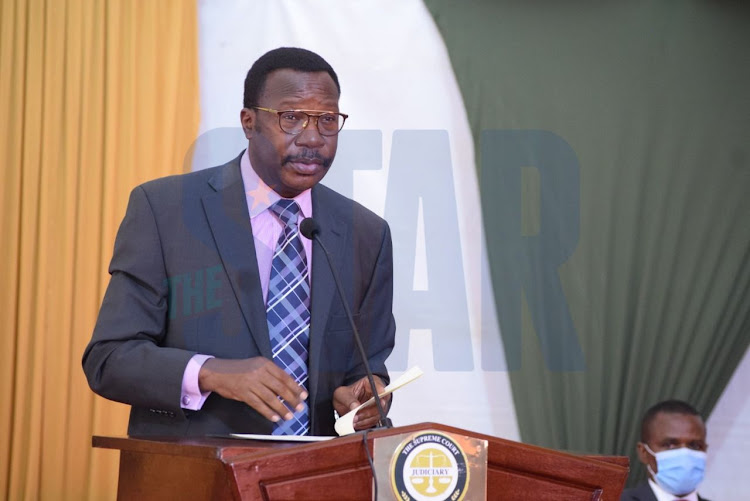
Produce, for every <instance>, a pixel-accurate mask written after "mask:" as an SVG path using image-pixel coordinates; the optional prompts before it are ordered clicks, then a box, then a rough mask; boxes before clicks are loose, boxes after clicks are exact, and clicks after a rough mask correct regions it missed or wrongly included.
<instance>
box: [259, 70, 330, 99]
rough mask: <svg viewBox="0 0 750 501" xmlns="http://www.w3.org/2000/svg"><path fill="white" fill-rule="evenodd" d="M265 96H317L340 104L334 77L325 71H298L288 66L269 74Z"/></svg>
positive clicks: (298, 97)
mask: <svg viewBox="0 0 750 501" xmlns="http://www.w3.org/2000/svg"><path fill="white" fill-rule="evenodd" d="M261 94H262V95H263V96H264V97H265V98H272V99H274V100H280V101H295V100H300V99H307V98H312V97H314V98H317V99H321V100H324V101H327V102H330V103H331V104H338V101H339V92H338V88H337V87H336V83H335V82H334V81H333V78H331V76H330V75H329V74H328V73H327V72H325V71H315V72H307V71H297V70H292V69H288V68H283V69H279V70H274V71H272V72H271V73H269V74H268V76H267V78H266V81H265V84H264V86H263V91H262V93H261Z"/></svg>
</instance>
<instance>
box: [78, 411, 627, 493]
mask: <svg viewBox="0 0 750 501" xmlns="http://www.w3.org/2000/svg"><path fill="white" fill-rule="evenodd" d="M428 429H434V430H438V431H442V432H447V433H451V434H456V435H467V436H471V437H475V438H479V439H483V440H487V442H488V450H487V499H491V500H514V501H526V500H529V501H531V500H534V501H584V500H586V501H597V500H602V501H618V500H619V498H620V493H621V491H622V488H623V486H624V485H625V480H626V478H627V475H628V458H626V457H619V456H617V457H615V456H578V455H573V454H566V453H563V452H559V451H554V450H550V449H544V448H541V447H535V446H531V445H526V444H521V443H518V442H512V441H510V440H504V439H501V438H496V437H491V436H488V435H482V434H479V433H474V432H471V431H467V430H462V429H459V428H453V427H450V426H445V425H440V424H435V423H420V424H415V425H410V426H403V427H398V428H393V429H390V430H377V431H374V432H371V433H368V435H367V440H368V443H369V447H370V450H371V451H372V450H373V440H374V439H375V438H377V437H386V436H391V435H397V434H401V433H414V432H418V431H422V430H428ZM92 442H93V446H94V447H102V448H108V449H117V450H119V451H120V479H119V484H118V490H117V496H118V499H119V500H148V499H155V500H170V499H174V500H224V499H226V500H234V501H249V500H286V499H305V500H318V499H320V500H322V499H337V500H351V501H355V500H360V499H361V500H370V499H372V492H371V489H372V475H371V472H370V467H369V463H368V462H367V456H366V453H365V447H364V444H363V438H362V435H361V434H356V435H349V436H347V437H341V438H336V439H333V440H330V441H326V442H315V443H306V444H296V443H295V444H292V443H275V442H264V441H255V440H247V441H246V440H236V439H231V438H210V437H206V438H175V437H169V438H160V437H149V438H116V437H99V436H95V437H93V440H92Z"/></svg>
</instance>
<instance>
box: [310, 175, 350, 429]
mask: <svg viewBox="0 0 750 501" xmlns="http://www.w3.org/2000/svg"><path fill="white" fill-rule="evenodd" d="M312 202H313V217H314V218H315V220H316V221H317V222H318V224H319V226H320V240H321V241H322V242H323V245H325V247H326V249H328V252H329V253H330V254H331V259H332V261H333V263H334V266H335V265H336V263H340V262H342V259H341V258H342V257H343V255H344V252H345V250H346V249H345V248H344V246H345V243H346V241H347V232H348V227H347V225H346V222H345V220H344V217H345V214H339V213H337V210H336V206H335V204H334V203H333V200H332V198H331V196H330V193H329V192H328V191H327V189H326V188H324V187H321V186H315V187H314V188H313V190H312ZM337 271H338V272H339V275H340V274H341V270H337ZM311 291H312V292H311V295H312V297H311V311H310V314H311V317H310V358H309V375H310V384H309V386H308V387H309V389H310V402H311V403H312V404H311V407H314V406H315V403H316V399H317V395H318V384H319V379H320V369H321V350H322V346H323V336H324V335H325V329H326V325H327V324H328V316H329V312H330V310H331V301H340V299H339V295H338V292H337V291H336V284H335V282H334V280H333V275H332V274H331V269H330V267H329V265H328V262H327V260H326V256H325V254H324V253H323V250H322V249H321V248H320V246H318V245H313V252H312V284H311ZM313 419H315V416H314V415H313ZM311 426H314V422H311Z"/></svg>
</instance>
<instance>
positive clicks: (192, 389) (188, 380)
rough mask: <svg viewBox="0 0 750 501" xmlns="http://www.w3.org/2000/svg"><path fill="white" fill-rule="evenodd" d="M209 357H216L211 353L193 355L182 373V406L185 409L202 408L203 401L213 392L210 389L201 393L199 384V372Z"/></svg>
mask: <svg viewBox="0 0 750 501" xmlns="http://www.w3.org/2000/svg"><path fill="white" fill-rule="evenodd" d="M209 358H214V357H212V356H211V355H200V354H197V355H193V358H191V359H190V360H189V361H188V364H187V367H185V372H184V373H183V374H182V395H181V396H180V407H182V408H183V409H190V410H191V411H197V410H200V408H201V407H203V402H205V401H206V399H207V398H208V396H209V395H210V394H211V392H210V391H207V392H205V393H201V389H200V386H199V385H198V374H199V373H200V371H201V367H202V366H203V364H204V363H205V362H206V360H208V359H209Z"/></svg>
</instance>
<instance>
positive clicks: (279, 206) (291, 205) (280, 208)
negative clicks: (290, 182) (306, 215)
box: [270, 198, 300, 226]
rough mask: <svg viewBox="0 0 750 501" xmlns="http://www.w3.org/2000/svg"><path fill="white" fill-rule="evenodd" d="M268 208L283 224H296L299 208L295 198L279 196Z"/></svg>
mask: <svg viewBox="0 0 750 501" xmlns="http://www.w3.org/2000/svg"><path fill="white" fill-rule="evenodd" d="M270 209H271V210H272V211H273V213H274V214H276V215H277V216H279V219H281V222H282V223H284V226H294V225H295V224H297V219H299V213H300V208H299V205H298V204H297V202H296V200H290V199H288V198H281V199H279V201H278V202H276V203H275V204H273V205H272V206H271V207H270Z"/></svg>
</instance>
